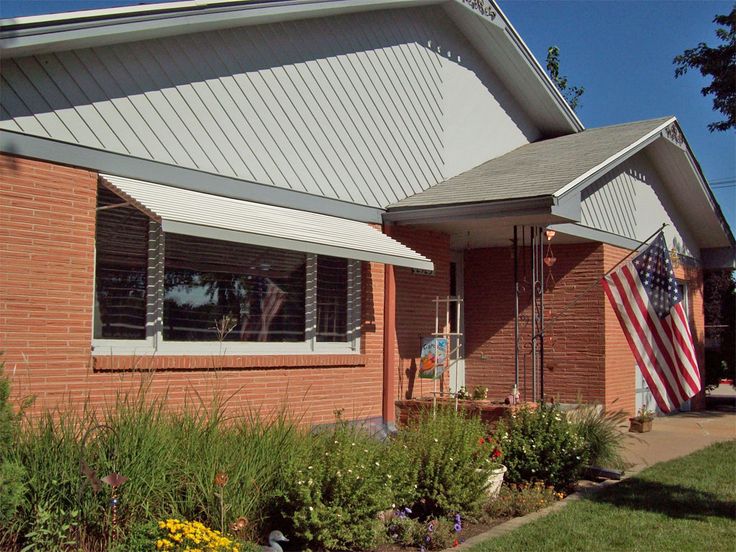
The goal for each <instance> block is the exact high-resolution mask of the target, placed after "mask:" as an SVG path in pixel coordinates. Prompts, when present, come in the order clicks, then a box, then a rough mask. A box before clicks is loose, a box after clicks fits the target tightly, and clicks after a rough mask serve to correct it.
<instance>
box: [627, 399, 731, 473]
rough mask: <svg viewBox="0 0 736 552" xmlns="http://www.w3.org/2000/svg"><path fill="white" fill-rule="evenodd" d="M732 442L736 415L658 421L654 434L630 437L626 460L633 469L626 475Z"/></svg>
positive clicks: (697, 415) (696, 415) (692, 414)
mask: <svg viewBox="0 0 736 552" xmlns="http://www.w3.org/2000/svg"><path fill="white" fill-rule="evenodd" d="M731 439H736V412H722V411H704V412H683V413H680V414H673V415H671V416H665V417H661V418H655V419H654V424H653V426H652V431H651V432H649V433H629V434H628V435H627V438H626V441H625V442H626V445H625V446H626V450H625V453H624V457H625V458H626V461H627V462H629V463H630V464H633V466H632V467H631V468H630V469H628V470H626V475H627V476H628V475H632V474H634V473H637V472H639V471H641V470H643V469H644V468H647V467H649V466H651V465H652V464H656V463H657V462H665V461H667V460H672V459H673V458H679V457H680V456H685V455H688V454H690V453H691V452H695V451H696V450H699V449H702V448H705V447H707V446H708V445H711V444H713V443H715V442H717V441H728V440H731Z"/></svg>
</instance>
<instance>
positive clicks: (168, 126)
mask: <svg viewBox="0 0 736 552" xmlns="http://www.w3.org/2000/svg"><path fill="white" fill-rule="evenodd" d="M125 52H126V53H125V56H124V57H125V60H126V63H127V64H129V65H130V68H131V75H133V76H134V79H135V81H136V83H138V85H139V86H140V88H141V90H143V91H144V94H145V97H146V99H147V100H148V101H149V102H150V104H151V107H152V108H153V109H154V110H155V111H156V123H155V124H156V125H157V126H164V127H165V130H164V132H166V134H167V135H169V136H171V138H170V139H169V141H168V146H169V148H168V149H169V152H170V153H171V156H172V157H173V158H174V160H175V161H176V163H178V164H181V165H185V166H189V167H192V166H193V167H195V168H198V169H203V170H215V168H216V164H215V163H214V162H213V161H212V160H211V159H209V158H208V157H207V155H206V154H205V152H204V150H203V149H202V148H201V147H200V145H199V141H198V140H197V138H196V137H195V133H197V131H198V130H199V120H198V118H197V117H194V116H193V115H192V114H190V113H188V112H185V111H184V110H181V109H176V107H174V105H172V102H171V101H170V100H169V96H170V95H174V96H176V95H177V93H176V90H174V89H173V87H172V86H171V84H170V82H168V81H167V80H166V78H165V77H164V75H163V70H162V68H161V65H160V63H159V57H158V56H152V55H151V52H150V51H149V50H148V49H147V48H146V47H145V45H144V44H142V43H132V44H129V45H126V47H125ZM142 60H150V61H148V62H142Z"/></svg>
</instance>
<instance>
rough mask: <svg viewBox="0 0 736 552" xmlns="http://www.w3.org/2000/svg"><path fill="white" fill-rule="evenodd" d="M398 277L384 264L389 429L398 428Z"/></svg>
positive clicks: (386, 416) (384, 410) (385, 397)
mask: <svg viewBox="0 0 736 552" xmlns="http://www.w3.org/2000/svg"><path fill="white" fill-rule="evenodd" d="M383 232H384V233H385V234H386V235H387V236H390V235H391V227H390V225H389V224H387V223H384V225H383ZM395 336H396V277H395V274H394V267H393V265H390V264H386V265H384V278H383V408H382V415H383V423H384V425H385V427H386V430H387V431H393V430H395V429H396V407H395V405H394V388H395V381H396V378H395V375H394V366H395V365H396V363H395V360H396V354H395V348H394V345H395Z"/></svg>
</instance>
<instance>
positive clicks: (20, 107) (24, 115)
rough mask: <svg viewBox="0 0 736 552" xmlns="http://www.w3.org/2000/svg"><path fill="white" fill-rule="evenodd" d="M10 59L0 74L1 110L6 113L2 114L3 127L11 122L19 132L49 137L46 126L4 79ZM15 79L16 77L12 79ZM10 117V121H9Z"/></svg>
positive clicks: (9, 82)
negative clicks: (6, 114)
mask: <svg viewBox="0 0 736 552" xmlns="http://www.w3.org/2000/svg"><path fill="white" fill-rule="evenodd" d="M10 63H11V62H10V61H7V62H5V65H4V67H3V73H2V74H0V88H1V89H2V95H0V96H1V97H2V103H3V111H5V112H6V113H8V117H7V118H6V117H5V116H3V128H8V129H10V130H12V127H10V124H11V123H15V126H17V127H18V128H20V130H21V132H27V133H28V134H33V135H35V136H45V137H50V136H51V135H50V134H49V132H48V131H47V130H46V128H45V127H44V126H43V125H42V124H41V123H40V122H39V120H38V119H37V118H36V116H35V115H34V114H33V111H31V110H30V108H29V107H28V106H27V105H26V104H25V102H24V101H23V100H22V99H21V98H20V96H18V95H17V94H16V93H15V90H14V89H13V85H12V84H11V81H10V80H6V78H5V77H6V76H7V74H6V70H7V67H8V66H9V65H10ZM12 80H16V79H12ZM11 119H12V121H11Z"/></svg>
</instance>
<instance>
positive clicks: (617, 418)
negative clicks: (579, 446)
mask: <svg viewBox="0 0 736 552" xmlns="http://www.w3.org/2000/svg"><path fill="white" fill-rule="evenodd" d="M567 417H568V419H569V420H570V421H571V422H572V425H573V427H574V428H575V431H576V432H577V434H578V435H579V436H580V437H581V438H582V439H583V441H584V442H585V446H586V450H587V451H588V462H589V463H590V465H591V466H599V467H602V468H614V469H620V470H622V469H624V468H625V467H626V461H625V460H624V458H623V456H622V455H621V451H622V448H623V440H624V437H625V436H626V435H627V433H624V432H623V431H622V429H621V428H622V427H628V414H626V413H625V412H623V411H622V410H610V411H605V410H603V408H602V407H601V406H599V405H589V404H580V405H578V407H577V408H575V410H571V411H569V412H568V413H567Z"/></svg>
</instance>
